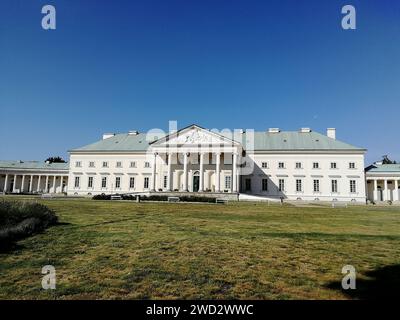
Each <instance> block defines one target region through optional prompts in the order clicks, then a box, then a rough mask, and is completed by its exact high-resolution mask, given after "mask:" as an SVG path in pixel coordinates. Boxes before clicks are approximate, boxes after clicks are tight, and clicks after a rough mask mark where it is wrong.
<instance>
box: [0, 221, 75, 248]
mask: <svg viewBox="0 0 400 320" xmlns="http://www.w3.org/2000/svg"><path fill="white" fill-rule="evenodd" d="M68 225H70V223H69V222H58V221H57V222H55V223H54V224H53V225H52V226H49V227H48V228H50V227H59V226H68ZM45 231H46V229H43V230H35V231H32V232H29V233H16V234H13V235H11V236H10V237H2V238H1V239H0V240H1V241H0V253H12V252H14V251H19V250H22V249H24V248H25V246H23V245H20V244H18V242H19V241H21V240H24V239H27V238H30V237H33V236H35V235H37V234H42V233H44V232H45Z"/></svg>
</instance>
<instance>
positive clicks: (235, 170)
mask: <svg viewBox="0 0 400 320" xmlns="http://www.w3.org/2000/svg"><path fill="white" fill-rule="evenodd" d="M236 166H237V153H234V154H233V162H232V192H237V184H236V181H237V168H236Z"/></svg>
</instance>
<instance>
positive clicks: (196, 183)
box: [193, 175, 200, 192]
mask: <svg viewBox="0 0 400 320" xmlns="http://www.w3.org/2000/svg"><path fill="white" fill-rule="evenodd" d="M199 186H200V176H198V175H194V176H193V192H198V191H199Z"/></svg>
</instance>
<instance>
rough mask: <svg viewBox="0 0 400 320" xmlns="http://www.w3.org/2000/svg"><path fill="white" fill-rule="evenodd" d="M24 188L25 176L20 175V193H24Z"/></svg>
mask: <svg viewBox="0 0 400 320" xmlns="http://www.w3.org/2000/svg"><path fill="white" fill-rule="evenodd" d="M24 186H25V175H24V174H23V175H22V182H21V190H20V192H24Z"/></svg>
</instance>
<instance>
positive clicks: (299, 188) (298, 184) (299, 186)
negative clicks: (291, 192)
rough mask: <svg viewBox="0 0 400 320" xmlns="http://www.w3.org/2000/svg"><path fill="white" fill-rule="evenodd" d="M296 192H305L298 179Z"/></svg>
mask: <svg viewBox="0 0 400 320" xmlns="http://www.w3.org/2000/svg"><path fill="white" fill-rule="evenodd" d="M296 191H297V192H302V191H303V186H302V181H301V179H296Z"/></svg>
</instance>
